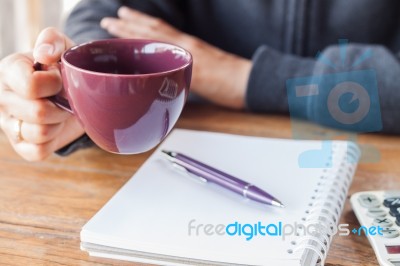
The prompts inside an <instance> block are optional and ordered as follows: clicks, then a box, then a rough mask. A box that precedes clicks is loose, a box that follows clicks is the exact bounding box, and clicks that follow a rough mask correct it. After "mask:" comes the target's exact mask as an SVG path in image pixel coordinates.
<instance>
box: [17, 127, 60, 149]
mask: <svg viewBox="0 0 400 266" xmlns="http://www.w3.org/2000/svg"><path fill="white" fill-rule="evenodd" d="M62 129H63V124H62V123H59V124H50V125H40V124H31V123H27V122H22V124H21V134H20V136H21V138H22V139H23V140H24V141H26V142H29V143H33V144H43V143H46V142H49V141H50V140H52V139H55V138H56V137H57V136H59V135H60V133H61V130H62Z"/></svg>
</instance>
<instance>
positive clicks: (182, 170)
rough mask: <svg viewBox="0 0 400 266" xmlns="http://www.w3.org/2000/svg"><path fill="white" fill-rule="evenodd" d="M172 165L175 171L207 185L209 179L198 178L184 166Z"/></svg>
mask: <svg viewBox="0 0 400 266" xmlns="http://www.w3.org/2000/svg"><path fill="white" fill-rule="evenodd" d="M171 165H172V166H173V167H174V168H175V169H177V170H179V171H181V172H182V173H185V174H186V175H188V176H190V177H193V178H196V179H197V180H200V181H201V182H203V183H207V179H205V178H204V177H201V176H198V175H195V174H193V173H191V172H189V171H188V170H187V169H186V168H185V167H183V166H181V165H179V164H177V163H172V164H171Z"/></svg>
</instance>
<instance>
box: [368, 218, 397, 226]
mask: <svg viewBox="0 0 400 266" xmlns="http://www.w3.org/2000/svg"><path fill="white" fill-rule="evenodd" d="M372 223H373V224H374V225H379V226H380V227H391V226H392V225H393V222H392V221H391V220H390V219H389V218H375V219H374V221H373V222H372Z"/></svg>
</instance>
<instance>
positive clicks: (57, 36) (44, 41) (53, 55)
mask: <svg viewBox="0 0 400 266" xmlns="http://www.w3.org/2000/svg"><path fill="white" fill-rule="evenodd" d="M73 45H74V44H73V42H72V41H71V40H70V39H69V38H68V37H67V36H65V35H64V34H63V33H61V32H59V31H58V30H57V29H56V28H46V29H44V30H43V31H42V32H41V33H40V34H39V36H38V38H37V40H36V44H35V48H34V50H33V57H34V58H35V60H36V61H38V62H40V63H42V64H45V65H51V64H53V63H56V62H58V61H59V60H60V58H61V54H62V53H63V52H64V51H65V50H67V49H68V48H70V47H72V46H73Z"/></svg>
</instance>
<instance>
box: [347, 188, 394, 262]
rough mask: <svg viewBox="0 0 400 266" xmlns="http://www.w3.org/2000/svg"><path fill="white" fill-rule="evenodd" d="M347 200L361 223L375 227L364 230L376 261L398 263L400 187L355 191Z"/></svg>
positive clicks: (367, 226)
mask: <svg viewBox="0 0 400 266" xmlns="http://www.w3.org/2000/svg"><path fill="white" fill-rule="evenodd" d="M350 203H351V205H352V207H353V210H354V213H355V214H356V216H357V219H358V221H359V222H360V224H361V226H365V227H366V228H369V227H371V226H375V227H377V226H379V227H378V228H379V230H378V231H377V233H376V234H368V233H366V235H367V237H368V240H369V242H370V243H371V245H372V248H373V249H374V252H375V254H376V257H377V259H378V262H379V264H380V265H385V266H400V190H399V191H364V192H358V193H355V194H353V195H352V196H351V198H350Z"/></svg>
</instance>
